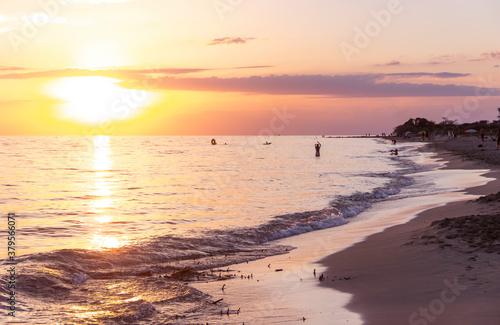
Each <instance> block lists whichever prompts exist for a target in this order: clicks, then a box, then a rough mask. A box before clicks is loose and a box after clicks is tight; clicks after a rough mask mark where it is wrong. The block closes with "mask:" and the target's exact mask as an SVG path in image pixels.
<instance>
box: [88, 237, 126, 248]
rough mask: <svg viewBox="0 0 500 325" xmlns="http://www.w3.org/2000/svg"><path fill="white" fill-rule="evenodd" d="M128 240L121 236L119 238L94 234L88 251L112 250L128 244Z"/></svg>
mask: <svg viewBox="0 0 500 325" xmlns="http://www.w3.org/2000/svg"><path fill="white" fill-rule="evenodd" d="M129 242H130V241H129V240H128V238H127V237H126V236H122V237H121V238H117V237H112V236H105V235H98V234H95V235H94V237H93V238H92V241H91V245H90V247H89V249H91V250H104V249H112V248H120V247H123V246H126V245H128V244H129Z"/></svg>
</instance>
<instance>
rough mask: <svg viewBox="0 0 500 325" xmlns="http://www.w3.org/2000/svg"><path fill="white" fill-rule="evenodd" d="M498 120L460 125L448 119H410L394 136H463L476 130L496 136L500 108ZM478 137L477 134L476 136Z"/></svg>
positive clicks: (499, 122) (499, 124)
mask: <svg viewBox="0 0 500 325" xmlns="http://www.w3.org/2000/svg"><path fill="white" fill-rule="evenodd" d="M498 118H499V120H497V121H491V122H489V121H486V120H482V121H478V122H472V123H462V124H459V123H457V121H452V120H450V119H448V118H446V117H443V120H442V121H441V122H439V123H436V122H434V121H430V120H428V119H426V118H421V117H417V118H415V119H413V118H410V119H409V120H408V121H406V122H405V123H403V124H401V125H398V126H396V127H395V128H394V132H393V134H394V135H397V136H398V137H401V136H404V135H406V134H408V133H409V132H410V133H411V134H413V135H417V134H419V133H420V132H422V131H424V132H429V133H431V134H434V135H436V134H438V135H439V134H440V135H446V134H447V133H448V132H449V131H451V132H454V133H455V134H456V135H458V134H462V135H463V132H464V131H466V130H470V129H473V130H476V131H477V133H479V131H480V130H481V129H482V130H484V132H485V134H487V135H488V134H496V131H497V130H498V128H499V127H500V108H498ZM476 135H477V134H476Z"/></svg>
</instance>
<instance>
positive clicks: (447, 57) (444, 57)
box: [427, 54, 457, 65]
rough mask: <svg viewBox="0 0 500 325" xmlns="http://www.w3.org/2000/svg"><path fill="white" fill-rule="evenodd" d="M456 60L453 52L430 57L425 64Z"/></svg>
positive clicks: (446, 62) (453, 61)
mask: <svg viewBox="0 0 500 325" xmlns="http://www.w3.org/2000/svg"><path fill="white" fill-rule="evenodd" d="M455 62H457V60H456V57H455V55H454V54H444V55H439V56H435V57H432V58H431V59H430V61H429V62H427V64H432V65H436V64H450V63H455Z"/></svg>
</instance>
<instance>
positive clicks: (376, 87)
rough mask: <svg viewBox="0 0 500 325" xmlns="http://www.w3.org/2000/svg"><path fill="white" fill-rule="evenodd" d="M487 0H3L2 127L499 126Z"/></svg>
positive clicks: (306, 130) (492, 10)
mask: <svg viewBox="0 0 500 325" xmlns="http://www.w3.org/2000/svg"><path fill="white" fill-rule="evenodd" d="M499 13H500V1H497V0H475V1H472V0H470V1H465V0H438V1H436V0H413V1H412V0H400V1H398V0H382V1H379V0H308V1H305V0H183V1H179V0H64V1H63V0H33V1H32V0H18V1H2V3H1V4H0V53H1V55H0V114H1V115H0V134H2V135H82V134H110V135H114V134H116V135H226V134H228V135H240V134H245V135H246V134H259V133H263V132H269V130H272V132H274V133H277V134H278V133H279V134H315V135H321V134H366V133H371V134H379V133H382V132H386V133H389V132H391V131H392V130H393V127H394V126H396V125H397V124H401V123H403V122H404V121H406V120H408V119H409V118H411V117H418V116H420V117H426V118H429V119H432V120H434V121H436V122H440V121H441V120H442V118H443V117H446V118H449V119H451V120H457V121H458V122H467V121H476V120H483V119H484V120H494V119H496V117H497V113H498V112H497V107H500V90H499V89H500V43H499V42H498V38H499V35H500V19H499Z"/></svg>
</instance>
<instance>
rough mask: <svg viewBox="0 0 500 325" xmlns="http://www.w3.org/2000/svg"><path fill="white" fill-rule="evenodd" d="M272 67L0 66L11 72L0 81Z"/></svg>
mask: <svg viewBox="0 0 500 325" xmlns="http://www.w3.org/2000/svg"><path fill="white" fill-rule="evenodd" d="M272 67H273V66H267V65H256V66H246V67H234V68H225V69H204V68H153V69H137V70H127V69H117V70H113V69H101V70H90V69H78V68H66V69H60V70H46V71H31V72H24V73H19V72H13V71H16V70H29V69H25V68H20V67H9V66H1V65H0V71H12V73H9V74H4V75H0V79H35V78H70V77H93V76H102V77H109V78H116V79H121V80H140V79H142V78H144V77H146V76H151V75H154V78H157V77H166V76H169V75H182V74H189V73H196V72H206V71H215V70H233V69H235V70H236V69H238V70H239V69H263V68H272Z"/></svg>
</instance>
